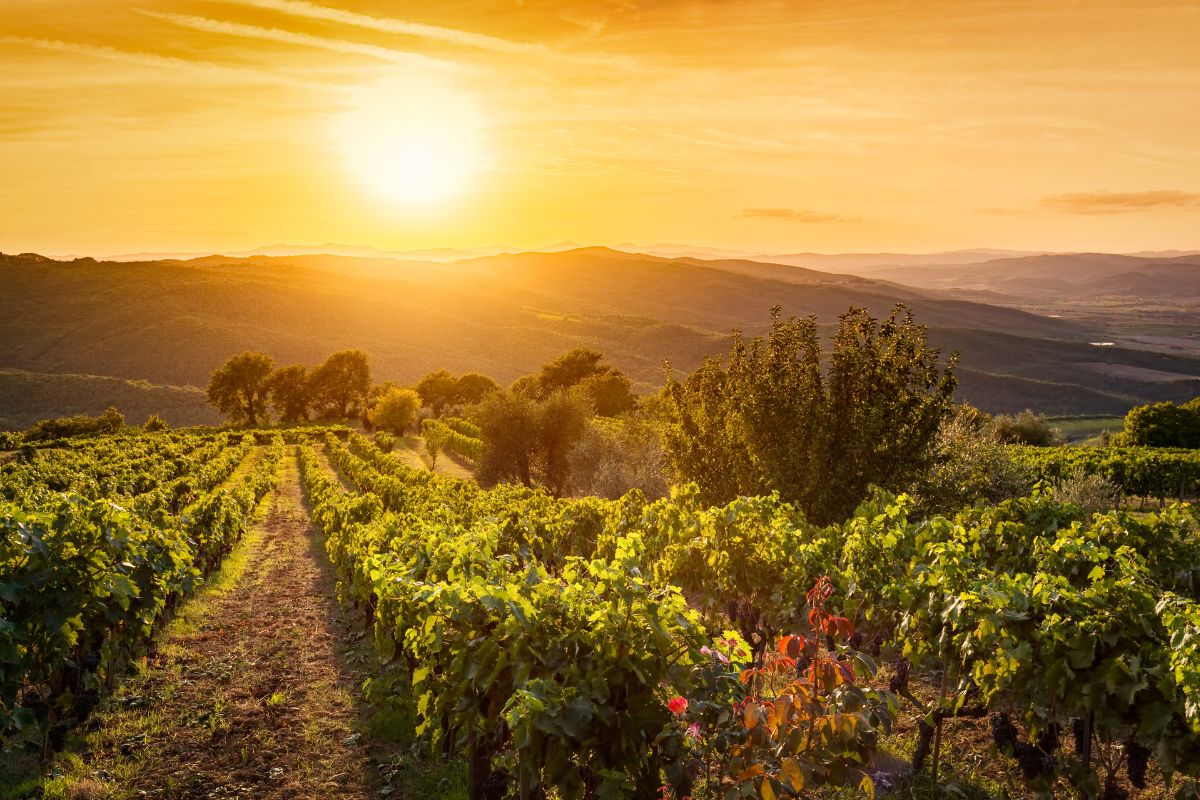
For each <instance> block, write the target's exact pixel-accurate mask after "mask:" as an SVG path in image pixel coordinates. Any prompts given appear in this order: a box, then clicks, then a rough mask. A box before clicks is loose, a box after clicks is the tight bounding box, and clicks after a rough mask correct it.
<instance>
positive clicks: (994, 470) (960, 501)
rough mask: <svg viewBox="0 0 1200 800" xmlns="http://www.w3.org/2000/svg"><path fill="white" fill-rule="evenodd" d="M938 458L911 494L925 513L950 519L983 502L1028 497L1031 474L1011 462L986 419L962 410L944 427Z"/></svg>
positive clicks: (962, 408)
mask: <svg viewBox="0 0 1200 800" xmlns="http://www.w3.org/2000/svg"><path fill="white" fill-rule="evenodd" d="M934 450H935V453H936V456H935V458H934V460H933V463H932V464H931V465H930V467H929V469H928V471H927V472H925V474H924V475H922V476H921V477H920V478H919V479H918V480H917V481H916V482H914V484H913V486H912V487H911V488H910V490H909V491H910V492H911V493H912V494H913V495H914V496H915V497H916V499H917V501H918V502H919V503H920V505H921V507H922V508H923V509H925V510H927V511H932V512H940V513H952V512H954V511H955V510H957V509H959V508H962V507H964V506H972V505H975V504H977V503H980V502H989V503H996V502H1000V501H1002V500H1007V499H1009V498H1012V497H1020V496H1021V495H1024V494H1028V492H1029V490H1030V488H1031V487H1032V478H1031V477H1030V474H1029V471H1028V470H1027V469H1026V468H1025V467H1024V466H1022V465H1021V464H1020V463H1019V462H1018V461H1017V459H1016V458H1015V457H1014V456H1013V453H1012V451H1011V450H1010V449H1009V447H1008V445H1006V444H1005V443H1004V442H1003V441H1002V440H1001V438H1000V434H999V432H998V431H997V430H996V428H995V427H994V426H993V425H992V424H990V423H989V422H988V420H987V417H986V416H984V415H981V414H980V413H979V412H978V411H976V410H975V409H973V408H970V407H969V406H964V407H960V408H959V409H958V410H956V411H955V413H954V416H952V417H950V419H948V420H947V421H946V422H945V423H943V424H942V427H941V429H940V430H939V431H938V438H937V442H936V444H935V445H934Z"/></svg>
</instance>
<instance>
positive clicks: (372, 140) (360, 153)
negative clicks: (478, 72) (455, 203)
mask: <svg viewBox="0 0 1200 800" xmlns="http://www.w3.org/2000/svg"><path fill="white" fill-rule="evenodd" d="M350 101H351V102H350V104H349V107H348V108H347V110H346V111H345V112H343V113H342V114H341V115H340V116H339V118H338V120H337V126H336V127H337V130H336V136H337V139H338V143H339V147H340V149H341V151H342V154H343V157H344V159H345V162H346V165H347V167H348V168H349V170H350V172H351V173H352V174H353V175H354V176H355V177H356V178H357V179H358V180H359V182H360V183H362V184H363V185H364V186H366V187H367V188H368V189H370V190H371V191H372V193H374V194H375V195H376V196H377V197H379V198H380V199H382V200H385V201H388V202H390V203H394V204H397V205H401V206H405V207H409V208H416V209H420V208H428V207H433V206H438V205H441V204H443V203H444V202H446V201H447V200H449V199H451V198H453V197H455V196H457V195H459V194H461V193H462V192H464V191H467V190H469V189H471V188H472V186H473V184H474V182H475V181H476V179H477V176H478V173H479V170H480V166H481V162H482V156H483V145H482V124H481V120H480V114H479V110H478V107H477V104H476V103H475V102H474V99H473V98H472V97H471V96H470V95H468V94H467V93H465V92H464V91H462V90H461V89H458V88H456V87H454V86H451V85H449V84H446V83H441V82H436V81H421V82H414V81H411V80H391V81H385V82H380V83H376V84H372V85H370V86H366V87H362V88H360V89H357V90H355V91H354V92H352V94H351V98H350Z"/></svg>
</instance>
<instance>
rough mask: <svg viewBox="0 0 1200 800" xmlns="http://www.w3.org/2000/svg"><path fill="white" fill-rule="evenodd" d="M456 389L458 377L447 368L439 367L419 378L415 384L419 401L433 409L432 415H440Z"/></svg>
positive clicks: (453, 397)
mask: <svg viewBox="0 0 1200 800" xmlns="http://www.w3.org/2000/svg"><path fill="white" fill-rule="evenodd" d="M457 389H458V379H457V378H455V377H454V376H453V375H452V374H450V371H449V370H444V369H439V370H438V371H437V372H431V373H429V374H428V375H426V376H425V377H424V378H421V380H420V382H419V383H418V384H417V394H419V395H420V396H421V402H422V403H424V404H425V405H427V406H429V407H430V408H431V409H433V414H434V416H437V417H440V416H441V415H442V411H443V410H445V408H446V407H447V406H449V405H452V404H453V403H454V400H455V394H456V390H457Z"/></svg>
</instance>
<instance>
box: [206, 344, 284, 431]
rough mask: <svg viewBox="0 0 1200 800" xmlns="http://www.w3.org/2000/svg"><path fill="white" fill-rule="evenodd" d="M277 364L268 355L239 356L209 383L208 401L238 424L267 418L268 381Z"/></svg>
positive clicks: (255, 423)
mask: <svg viewBox="0 0 1200 800" xmlns="http://www.w3.org/2000/svg"><path fill="white" fill-rule="evenodd" d="M274 366H275V362H274V360H272V358H271V357H270V356H268V355H266V354H265V353H251V352H247V353H238V354H237V355H236V356H233V357H232V358H230V359H229V360H228V361H226V362H225V364H224V365H223V366H221V367H220V368H218V369H217V370H216V371H215V372H213V374H212V375H211V376H210V377H209V380H208V402H209V403H210V404H211V405H213V406H215V407H216V409H217V410H218V411H220V412H221V413H222V414H224V415H226V416H227V417H229V418H230V419H231V420H232V421H233V422H235V423H242V422H245V423H248V424H250V425H257V424H258V423H259V421H260V420H261V419H265V418H266V408H267V393H268V391H269V388H270V383H269V378H270V376H271V370H272V369H273V368H274Z"/></svg>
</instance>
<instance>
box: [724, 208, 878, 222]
mask: <svg viewBox="0 0 1200 800" xmlns="http://www.w3.org/2000/svg"><path fill="white" fill-rule="evenodd" d="M738 216H739V217H743V218H745V219H769V220H776V221H778V222H802V223H818V222H854V221H855V220H852V219H848V218H846V217H839V216H838V215H836V214H823V213H821V212H819V211H809V210H807V209H803V208H746V209H743V210H742V213H740V214H738Z"/></svg>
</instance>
